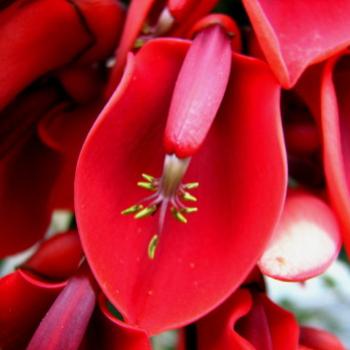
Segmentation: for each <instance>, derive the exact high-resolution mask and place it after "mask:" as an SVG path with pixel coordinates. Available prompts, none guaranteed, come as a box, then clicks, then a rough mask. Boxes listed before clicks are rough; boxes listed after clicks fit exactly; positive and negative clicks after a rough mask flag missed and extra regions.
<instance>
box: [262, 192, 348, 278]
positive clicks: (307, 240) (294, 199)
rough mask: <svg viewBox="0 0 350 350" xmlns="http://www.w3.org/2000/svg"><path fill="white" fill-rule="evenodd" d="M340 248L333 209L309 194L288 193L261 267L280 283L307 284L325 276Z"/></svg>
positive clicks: (337, 227)
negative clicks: (314, 278) (303, 282)
mask: <svg viewBox="0 0 350 350" xmlns="http://www.w3.org/2000/svg"><path fill="white" fill-rule="evenodd" d="M340 245H341V238H340V230H339V225H338V222H337V220H336V217H335V215H334V213H333V211H332V209H331V208H330V207H329V206H328V205H327V204H326V203H325V202H324V201H323V200H321V199H320V198H318V197H316V196H313V195H312V194H310V193H307V192H303V191H295V192H294V191H293V192H289V194H288V196H287V199H286V203H285V206H284V210H283V214H282V217H281V219H280V221H279V223H278V225H277V227H276V230H275V234H274V237H273V239H272V240H271V242H270V243H269V245H268V247H267V248H266V250H265V252H264V254H263V256H262V257H261V259H260V261H259V267H260V269H261V271H262V272H263V273H264V274H266V275H268V276H271V277H274V278H277V279H281V280H288V281H298V280H299V281H300V280H305V279H308V278H311V277H315V276H317V275H319V274H321V273H323V272H324V271H325V270H326V269H327V268H328V267H329V265H330V264H331V263H332V262H333V261H334V260H335V259H336V258H337V256H338V253H339V250H340Z"/></svg>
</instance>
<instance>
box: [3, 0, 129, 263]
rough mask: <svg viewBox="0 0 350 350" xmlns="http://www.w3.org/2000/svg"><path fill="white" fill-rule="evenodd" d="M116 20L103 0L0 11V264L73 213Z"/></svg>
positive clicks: (51, 0) (112, 5)
mask: <svg viewBox="0 0 350 350" xmlns="http://www.w3.org/2000/svg"><path fill="white" fill-rule="evenodd" d="M43 14H45V15H43ZM123 15H124V12H123V10H122V8H121V6H120V4H119V3H118V2H114V1H109V0H105V1H104V0H103V1H98V2H89V1H88V2H86V1H78V2H76V3H74V2H69V1H65V0H39V1H35V2H26V1H22V0H20V1H16V2H13V3H11V4H8V6H5V8H4V9H3V10H2V11H1V13H0V19H1V21H0V29H1V33H2V36H1V38H0V51H1V63H0V65H1V69H0V110H1V111H0V115H1V122H0V135H1V142H0V220H1V222H2V230H1V235H0V257H4V256H7V255H10V254H13V253H16V252H18V251H20V250H23V249H25V248H27V247H29V246H30V245H32V244H34V243H35V242H36V241H37V240H38V239H40V238H41V237H42V236H43V234H44V233H45V231H46V230H47V228H48V224H49V222H50V217H51V213H52V211H53V210H54V209H57V208H60V209H62V208H64V209H73V208H72V207H73V178H74V171H75V166H76V160H77V157H78V153H79V151H80V147H81V145H82V142H83V140H84V138H85V136H86V134H87V131H88V130H89V128H90V126H91V124H92V122H93V120H94V119H95V118H96V116H97V114H98V113H99V111H100V110H101V108H102V106H103V103H104V101H102V100H101V98H100V95H101V93H102V88H103V86H104V82H103V79H102V77H103V72H101V68H100V61H102V60H105V59H107V58H108V55H110V54H111V53H112V51H113V48H114V46H115V45H116V42H117V40H118V36H119V33H120V29H121V28H120V27H121V24H122V21H123ZM14 33H15V35H14ZM68 95H69V96H68ZM87 102H88V103H87Z"/></svg>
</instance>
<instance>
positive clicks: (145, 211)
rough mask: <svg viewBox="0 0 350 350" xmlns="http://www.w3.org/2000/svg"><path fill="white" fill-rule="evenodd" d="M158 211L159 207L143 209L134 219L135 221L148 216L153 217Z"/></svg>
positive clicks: (153, 206)
mask: <svg viewBox="0 0 350 350" xmlns="http://www.w3.org/2000/svg"><path fill="white" fill-rule="evenodd" d="M156 210H157V206H156V205H152V206H151V207H146V208H144V209H142V210H141V211H139V212H138V213H137V214H136V215H135V216H134V218H135V219H142V218H145V217H146V216H150V215H152V214H153V213H154V212H155V211H156Z"/></svg>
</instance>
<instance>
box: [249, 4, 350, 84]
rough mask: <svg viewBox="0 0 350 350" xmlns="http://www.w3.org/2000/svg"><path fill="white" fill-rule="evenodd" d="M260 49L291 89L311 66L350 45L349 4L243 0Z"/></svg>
mask: <svg viewBox="0 0 350 350" xmlns="http://www.w3.org/2000/svg"><path fill="white" fill-rule="evenodd" d="M243 3H244V6H245V8H246V10H247V13H248V15H249V17H250V20H251V22H252V26H253V28H254V30H255V34H256V36H257V38H258V40H259V43H260V46H261V49H262V51H263V53H264V55H265V57H266V59H267V61H268V62H269V64H270V66H271V69H272V70H273V71H274V73H275V74H276V76H277V77H278V79H279V81H280V82H281V84H282V85H283V86H284V87H291V86H292V85H294V84H295V83H296V81H297V79H298V78H299V77H300V76H301V74H302V72H303V71H304V70H305V69H306V68H307V67H308V66H309V65H311V64H313V63H316V62H320V61H321V60H324V59H326V58H327V57H330V56H331V55H333V54H334V53H336V52H339V51H340V50H342V49H344V48H346V47H347V46H348V45H349V44H350V34H349V30H348V23H349V19H350V18H349V13H350V3H349V2H348V1H347V0H337V1H336V2H333V3H332V4H331V5H330V4H329V3H328V2H327V1H318V0H309V1H303V0H284V1H269V0H243Z"/></svg>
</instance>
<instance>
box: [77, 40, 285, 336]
mask: <svg viewBox="0 0 350 350" xmlns="http://www.w3.org/2000/svg"><path fill="white" fill-rule="evenodd" d="M187 48H188V43H187V42H183V41H179V40H165V39H164V40H156V41H153V42H152V43H149V44H147V45H146V46H145V47H144V48H143V49H142V50H141V51H140V52H139V54H138V55H137V56H136V58H135V62H134V63H133V60H132V59H130V61H129V66H128V67H127V70H126V75H125V76H124V79H123V81H122V83H121V85H120V86H119V89H118V90H117V91H116V93H115V95H114V96H113V98H112V99H111V101H110V102H109V104H108V105H107V107H106V108H105V109H104V111H103V112H102V114H101V115H100V117H99V119H98V121H97V123H96V124H95V126H94V127H93V129H92V131H91V132H90V135H89V137H88V139H87V141H86V143H85V146H84V149H83V151H82V153H81V157H80V160H79V163H78V168H77V177H76V212H77V219H78V226H79V231H80V234H81V238H82V244H83V247H84V250H85V252H86V255H87V258H88V260H89V263H90V265H91V267H92V270H93V272H94V274H95V276H96V278H97V280H98V282H99V284H100V286H101V288H102V289H103V291H104V292H105V293H106V295H107V297H108V298H109V300H111V302H112V303H113V304H114V305H115V306H116V307H117V309H118V310H119V311H120V312H121V313H122V314H123V316H124V318H125V319H126V321H127V322H128V323H130V324H132V325H137V326H139V327H141V328H143V329H145V330H147V331H148V332H149V333H150V334H154V333H158V332H160V331H162V330H165V329H169V328H173V327H177V326H180V325H183V324H185V323H188V322H190V321H193V320H194V319H196V318H198V317H200V316H201V315H202V314H203V313H205V312H207V311H209V310H210V309H212V308H213V307H215V306H216V305H217V304H218V303H220V302H221V301H222V300H223V299H224V298H225V297H227V296H228V295H229V294H230V292H232V291H233V289H234V288H236V287H237V286H238V285H239V283H240V282H242V280H243V279H244V277H245V276H246V275H247V274H248V272H249V271H250V270H251V268H252V267H253V265H254V263H255V262H256V259H257V258H258V256H259V254H261V253H262V249H263V248H264V246H265V244H266V242H267V240H268V239H269V238H270V235H271V233H272V229H273V227H274V225H275V221H276V220H277V218H278V216H279V213H280V210H281V204H282V201H283V198H284V191H285V184H286V179H285V174H286V173H285V157H284V153H283V151H282V141H281V129H280V119H279V118H280V116H279V109H278V100H279V86H278V84H277V83H276V81H275V79H274V78H273V77H272V75H271V73H270V72H269V70H268V68H267V67H266V65H264V64H263V63H262V62H259V61H257V60H253V59H248V58H245V57H242V56H234V60H233V66H234V65H236V67H237V69H235V70H233V73H232V75H231V78H230V82H229V85H228V90H227V98H224V102H223V105H222V107H221V110H220V111H219V114H218V116H217V118H216V120H215V122H214V124H213V126H212V128H211V130H210V131H209V134H208V137H207V139H206V141H205V142H204V144H203V146H202V148H201V150H200V151H199V152H198V154H197V155H196V156H195V157H194V158H193V159H192V162H191V164H190V167H189V170H188V174H186V176H185V179H184V181H185V182H186V181H199V183H200V187H199V188H198V189H196V195H198V198H199V201H198V207H199V211H198V213H195V214H192V216H191V217H190V218H189V222H188V224H187V225H184V224H181V223H179V222H177V221H175V220H174V219H172V218H170V217H168V218H166V222H165V227H164V232H163V234H162V235H161V237H160V243H159V246H158V248H157V254H156V257H155V259H154V260H150V259H149V258H148V256H147V246H148V242H149V240H150V238H151V237H152V236H153V235H154V233H155V230H156V228H157V215H155V216H154V217H149V218H146V219H143V220H134V219H133V218H132V217H125V216H122V215H121V214H120V212H121V211H122V210H123V209H125V208H127V207H128V206H130V205H131V204H133V203H137V201H138V200H140V199H141V198H142V196H146V195H147V194H145V192H144V190H141V189H139V188H138V187H137V186H136V182H137V180H138V179H139V176H140V174H141V173H143V172H145V173H149V174H155V175H157V174H159V173H160V172H161V169H162V162H163V158H164V151H163V149H162V139H163V131H164V127H165V123H166V115H167V111H168V108H169V103H170V98H171V94H172V91H173V87H174V83H175V80H176V76H177V74H178V71H179V69H180V66H181V63H182V60H183V58H184V55H185V52H186V50H187ZM252 100H254V101H255V103H251V101H252ZM135 101H137V103H136V102H135ZM257 150H259V152H257ZM262 150H264V151H262ZM218 179H220V181H218ZM266 203H268V205H267V204H266ZM252 217H254V220H252ZM247 242H249V244H247ZM164 305H166V306H167V307H164Z"/></svg>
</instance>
